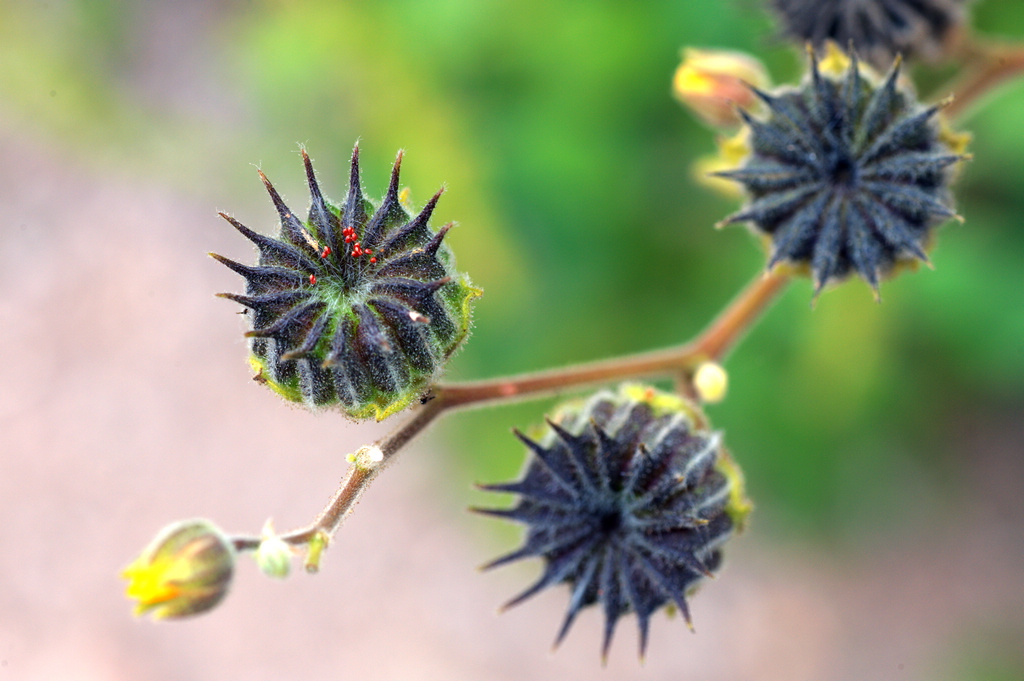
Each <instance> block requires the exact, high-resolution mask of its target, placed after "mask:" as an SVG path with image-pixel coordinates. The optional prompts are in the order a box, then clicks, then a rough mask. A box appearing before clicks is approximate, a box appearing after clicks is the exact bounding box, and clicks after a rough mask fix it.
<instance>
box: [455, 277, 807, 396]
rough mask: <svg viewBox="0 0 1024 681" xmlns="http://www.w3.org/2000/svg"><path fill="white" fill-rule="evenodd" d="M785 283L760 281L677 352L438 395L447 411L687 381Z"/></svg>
mask: <svg viewBox="0 0 1024 681" xmlns="http://www.w3.org/2000/svg"><path fill="white" fill-rule="evenodd" d="M787 281H788V279H787V277H785V276H780V275H774V274H766V275H764V276H761V277H758V278H757V279H756V280H755V281H754V282H752V283H751V284H750V285H749V286H748V287H747V288H746V289H745V290H744V291H743V292H742V293H741V294H740V295H739V296H737V297H736V299H735V300H733V301H732V303H730V304H729V306H728V307H727V308H726V309H725V311H724V312H722V314H721V315H720V316H719V317H718V318H717V319H716V320H715V321H714V322H713V323H712V324H711V325H710V326H709V327H708V328H707V329H705V330H704V332H703V333H701V334H700V335H699V336H697V338H695V339H694V340H692V341H690V342H689V343H686V344H684V345H680V346H678V347H674V348H668V349H666V350H657V351H654V352H648V353H643V354H639V355H631V356H629V357H622V358H616V359H610V360H603V361H599V362H592V363H589V364H580V365H578V366H574V367H565V368H560V369H552V370H549V371H542V372H538V373H533V374H524V375H521V376H512V377H509V378H499V379H491V380H485V381H474V382H472V383H450V384H447V385H444V384H442V385H441V386H439V388H438V393H439V395H440V397H442V398H443V399H444V401H445V404H446V405H447V406H448V407H450V408H454V407H470V406H476V405H480V404H484V403H488V402H504V401H508V400H513V399H517V398H525V397H539V396H542V395H546V394H550V393H556V392H559V391H562V390H565V389H568V388H576V387H580V386H584V385H590V384H595V383H607V382H610V381H615V380H619V379H624V378H641V377H650V376H666V375H679V374H682V375H686V376H689V374H691V373H692V372H693V370H694V369H696V368H697V366H698V365H699V364H701V363H702V362H707V361H716V362H717V361H720V360H722V359H723V358H724V357H725V355H726V354H727V353H728V352H729V350H731V349H732V347H733V346H734V345H735V344H736V342H737V341H739V339H740V338H742V336H743V334H744V332H746V330H747V329H748V328H750V326H751V325H752V324H753V322H754V321H755V320H756V319H757V318H758V316H759V315H760V313H761V312H762V311H763V310H764V309H766V308H767V307H768V305H769V304H770V303H771V302H772V301H773V300H774V299H775V297H776V295H777V294H778V293H779V292H780V291H781V290H782V289H783V287H784V285H785V283H786V282H787Z"/></svg>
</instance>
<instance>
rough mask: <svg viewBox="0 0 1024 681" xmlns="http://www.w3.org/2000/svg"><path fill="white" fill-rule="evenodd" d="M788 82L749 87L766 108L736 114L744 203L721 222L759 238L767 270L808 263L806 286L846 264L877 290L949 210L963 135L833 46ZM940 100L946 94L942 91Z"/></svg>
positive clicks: (894, 75) (844, 270)
mask: <svg viewBox="0 0 1024 681" xmlns="http://www.w3.org/2000/svg"><path fill="white" fill-rule="evenodd" d="M822 64H824V65H825V67H821V68H819V61H818V58H817V56H816V55H815V54H814V53H813V52H811V54H810V74H809V75H808V77H807V78H806V79H805V80H804V82H803V83H802V84H801V85H800V86H799V87H798V88H796V89H792V88H788V89H781V90H777V91H774V92H772V93H767V92H763V91H761V90H757V89H755V90H754V92H755V93H756V94H757V95H758V97H760V98H761V100H762V101H763V102H764V103H765V105H766V108H767V111H768V115H767V118H766V119H765V120H761V119H758V118H755V117H753V116H751V115H750V114H747V113H746V112H742V111H741V114H742V116H743V118H744V121H745V122H746V124H747V132H748V137H747V139H748V145H749V149H750V153H749V154H748V156H747V157H746V160H745V162H744V163H743V165H742V166H741V167H740V168H738V169H735V170H730V171H724V172H719V173H716V175H717V176H718V177H723V178H727V179H730V180H733V181H735V182H738V183H739V184H741V185H742V186H743V188H744V189H745V190H746V193H747V195H748V197H749V201H748V203H747V205H746V206H744V207H743V208H742V209H741V210H740V211H739V212H737V213H734V214H733V215H731V216H729V217H728V218H726V219H725V220H723V221H722V223H721V224H729V223H736V222H748V223H749V224H750V225H751V227H752V228H753V230H754V231H755V232H756V233H759V234H762V235H764V236H765V237H766V238H767V239H768V240H769V241H770V248H771V256H770V259H769V261H768V268H769V269H771V268H772V267H774V266H775V265H776V264H778V263H783V262H785V263H789V264H791V265H795V266H796V269H797V271H806V270H810V272H811V274H812V276H813V278H814V284H815V295H817V294H818V293H820V291H821V290H822V289H823V288H824V287H825V286H826V285H827V284H829V283H831V282H838V281H841V280H843V279H844V278H846V277H847V276H848V275H849V274H851V273H852V272H856V273H857V274H859V275H860V276H861V278H863V279H864V280H865V281H866V282H867V283H868V284H869V285H870V286H871V287H872V289H874V291H875V294H876V296H877V294H878V283H879V280H880V278H882V277H883V276H888V275H891V274H893V273H895V272H896V271H897V269H898V266H900V265H907V264H909V265H913V264H916V262H925V263H927V262H928V256H927V255H926V251H927V249H928V248H929V247H930V246H931V244H932V241H933V232H934V228H935V227H936V226H937V225H939V224H940V223H942V222H944V221H945V220H947V219H948V218H951V217H955V218H957V219H959V216H958V215H957V214H956V213H955V211H954V210H953V207H952V195H951V193H950V190H949V187H950V184H951V182H952V180H953V179H954V175H955V172H954V170H955V168H954V166H956V164H957V163H958V162H959V161H961V160H963V159H964V158H965V156H964V155H963V154H962V151H963V147H964V146H965V145H966V138H965V136H958V135H955V134H953V133H951V132H950V131H949V130H948V129H946V128H945V127H944V126H943V124H942V123H941V122H940V121H939V120H938V117H939V112H940V111H941V109H942V108H943V106H944V105H945V102H940V103H939V104H935V105H932V106H923V105H921V104H919V103H918V102H917V99H916V97H915V96H914V94H913V92H911V91H910V90H909V88H908V87H906V86H904V85H902V84H901V82H900V61H899V60H898V59H897V60H896V62H895V63H894V64H893V66H892V68H891V69H890V71H889V74H888V75H887V76H886V77H885V78H884V79H879V78H876V77H875V76H874V74H873V72H869V70H867V69H862V68H861V66H860V65H859V63H858V61H857V56H856V54H855V53H854V54H852V55H850V56H849V57H847V56H846V55H844V54H843V53H842V52H840V51H839V50H838V48H836V47H835V46H834V45H832V46H830V53H829V55H828V56H827V57H826V60H825V61H824V62H822ZM947 101H948V100H947Z"/></svg>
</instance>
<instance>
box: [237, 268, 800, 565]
mask: <svg viewBox="0 0 1024 681" xmlns="http://www.w3.org/2000/svg"><path fill="white" fill-rule="evenodd" d="M788 281H789V278H788V277H787V276H785V275H779V274H765V275H763V276H759V277H758V278H757V279H756V280H754V281H753V282H752V283H751V284H750V285H748V286H747V288H746V289H744V290H743V292H742V293H740V295H739V296H737V297H736V298H735V299H734V300H733V301H732V302H731V303H730V304H729V305H728V307H726V309H725V310H724V311H723V312H722V314H721V315H720V316H719V317H718V318H717V319H716V320H715V321H714V322H712V323H711V325H710V326H708V327H707V329H705V330H704V331H703V332H702V333H701V334H700V335H698V336H697V337H696V338H695V339H694V340H692V341H690V342H689V343H685V344H683V345H680V346H677V347H674V348H668V349H665V350H658V351H654V352H648V353H642V354H639V355H631V356H628V357H622V358H616V359H610V360H604V361H599V362H592V363H589V364H580V365H577V366H573V367H566V368H561V369H552V370H549V371H543V372H538V373H530V374H523V375H521V376H511V377H507V378H498V379H491V380H484V381H475V382H470V383H449V384H438V385H436V386H434V387H433V388H432V389H431V390H430V391H429V392H428V397H427V401H425V402H424V403H423V404H421V405H420V406H419V407H417V408H416V409H415V410H414V411H413V414H412V417H411V418H409V419H408V420H407V421H406V422H405V423H404V424H402V425H401V426H400V427H399V428H398V429H397V430H395V431H393V432H392V433H391V434H389V435H388V436H386V437H384V438H383V439H381V440H379V441H378V442H377V443H376V444H375V445H373V446H371V447H364V448H363V449H361V450H360V451H359V452H357V453H356V454H355V455H354V456H353V457H352V465H351V466H350V468H349V471H348V473H347V474H346V476H345V479H344V480H343V481H342V483H341V486H340V487H339V488H338V490H337V492H335V494H334V496H333V497H332V498H331V501H330V502H329V503H328V504H327V506H326V507H325V508H324V510H323V511H321V513H320V515H319V516H317V519H316V520H315V521H313V522H312V523H311V524H310V525H308V526H307V527H304V528H300V529H297V530H294V531H292V532H288V533H286V534H284V535H282V536H281V538H282V539H283V540H284V541H286V542H288V543H289V544H291V545H293V546H303V545H306V544H308V543H309V542H310V541H311V540H312V539H313V538H314V537H317V536H320V537H330V536H331V535H333V534H334V533H335V532H336V531H337V530H338V528H339V527H340V526H341V523H342V522H343V521H344V520H345V518H347V517H348V515H349V514H350V513H351V512H352V509H353V507H354V506H355V504H356V502H357V501H359V497H360V496H362V493H363V492H364V491H365V490H366V488H367V487H369V485H370V483H371V482H373V480H374V478H376V477H377V474H378V473H379V472H380V471H381V470H382V469H383V468H384V467H385V466H386V465H387V464H388V463H390V462H391V461H392V460H393V459H394V457H395V455H396V454H397V453H398V452H399V451H400V450H401V448H402V447H403V446H404V445H406V444H407V443H408V442H409V441H410V440H412V439H413V438H415V437H416V436H417V435H419V434H420V433H421V432H422V431H423V430H424V429H425V428H426V427H427V426H429V425H430V424H431V423H432V422H433V421H434V420H435V419H436V418H437V417H439V416H441V415H442V414H444V413H447V412H449V411H452V410H456V409H465V408H468V407H474V406H479V405H483V404H487V403H498V402H508V401H511V400H516V399H524V398H529V397H540V396H543V395H547V394H551V393H557V392H560V391H563V390H567V389H572V388H578V387H581V386H585V385H593V384H598V383H608V382H612V381H616V380H620V379H627V378H640V377H652V376H670V377H674V378H677V379H682V380H681V383H682V384H683V385H688V384H689V381H690V379H691V377H692V374H693V371H694V370H695V369H696V368H697V367H698V366H699V365H700V364H702V363H704V362H708V361H716V362H718V361H721V360H722V359H724V357H725V356H726V355H727V354H728V352H729V351H730V350H731V349H732V348H733V346H735V345H736V343H737V342H738V341H739V340H740V339H741V338H742V337H743V335H744V334H745V333H746V331H747V330H749V329H750V328H751V326H753V324H754V322H755V321H756V320H757V319H758V318H759V317H760V315H761V313H762V312H763V311H765V310H766V309H767V308H768V307H769V306H770V305H771V303H772V302H773V301H774V300H775V299H776V298H777V296H778V295H779V293H781V292H782V290H783V289H784V288H785V285H786V284H787V283H788ZM233 542H234V545H235V547H236V548H237V549H239V550H246V549H254V548H256V547H257V546H259V542H260V540H259V538H256V537H235V538H234V539H233Z"/></svg>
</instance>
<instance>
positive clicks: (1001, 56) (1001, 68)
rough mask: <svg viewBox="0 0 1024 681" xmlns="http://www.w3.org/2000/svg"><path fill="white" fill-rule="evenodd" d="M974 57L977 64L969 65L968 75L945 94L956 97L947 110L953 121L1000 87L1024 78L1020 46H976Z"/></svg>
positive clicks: (961, 78) (959, 79)
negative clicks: (1023, 76)
mask: <svg viewBox="0 0 1024 681" xmlns="http://www.w3.org/2000/svg"><path fill="white" fill-rule="evenodd" d="M971 56H972V57H973V62H974V63H969V64H968V66H967V67H966V68H965V69H964V70H963V74H964V75H960V76H958V77H957V79H956V80H955V81H954V82H953V83H952V84H951V85H950V87H949V88H948V89H947V90H945V92H952V93H954V94H955V95H956V98H955V99H954V100H953V102H952V103H951V104H950V105H949V106H948V107H946V109H945V114H946V115H947V116H949V117H950V118H956V117H958V116H962V115H964V114H965V113H966V112H967V111H968V110H970V108H971V107H972V106H974V105H975V104H977V103H978V102H979V101H980V100H981V99H983V98H984V97H985V95H987V94H989V93H991V92H992V91H993V90H995V89H996V88H997V87H998V86H999V85H1001V84H1002V83H1004V82H1006V81H1007V80H1010V79H1011V78H1014V77H1018V76H1021V75H1024V47H1021V46H1019V45H1012V46H998V47H989V46H982V45H976V46H974V48H973V51H972V53H971Z"/></svg>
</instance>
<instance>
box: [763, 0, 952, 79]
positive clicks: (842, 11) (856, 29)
mask: <svg viewBox="0 0 1024 681" xmlns="http://www.w3.org/2000/svg"><path fill="white" fill-rule="evenodd" d="M771 4H772V6H773V7H774V8H775V11H776V13H777V14H778V15H779V18H780V19H781V21H782V24H783V27H784V30H785V32H786V35H788V36H789V37H791V38H793V39H795V40H797V41H799V42H800V43H806V42H810V43H812V44H813V45H814V46H815V47H816V48H819V49H820V48H821V47H823V46H824V44H825V42H826V41H829V40H832V41H835V42H837V43H839V44H840V45H847V44H851V43H852V44H853V47H854V48H855V49H856V50H857V51H858V52H859V53H860V54H861V55H863V56H864V57H865V59H866V60H867V61H868V62H869V63H871V64H872V65H873V66H875V67H876V68H878V69H885V68H886V67H887V66H888V65H889V64H891V63H892V60H893V59H894V58H895V57H896V55H897V54H902V55H903V56H904V57H905V58H908V59H910V58H916V57H921V58H923V59H926V60H929V61H934V60H936V59H938V58H939V57H941V56H942V55H943V54H945V53H946V52H947V51H948V49H947V48H948V47H949V46H950V44H951V43H954V42H955V40H954V38H955V37H956V35H957V29H958V28H959V27H960V26H961V24H963V21H964V15H965V14H966V12H965V11H964V6H965V5H966V2H965V0H771Z"/></svg>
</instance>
